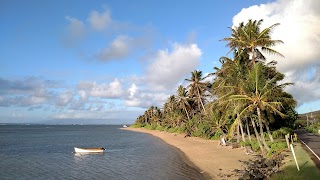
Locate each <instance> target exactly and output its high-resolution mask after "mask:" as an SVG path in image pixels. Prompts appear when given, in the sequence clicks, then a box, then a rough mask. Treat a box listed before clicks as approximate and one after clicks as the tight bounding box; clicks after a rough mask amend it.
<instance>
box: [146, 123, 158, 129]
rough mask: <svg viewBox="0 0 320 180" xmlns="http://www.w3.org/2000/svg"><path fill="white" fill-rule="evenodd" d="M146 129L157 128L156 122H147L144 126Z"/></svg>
mask: <svg viewBox="0 0 320 180" xmlns="http://www.w3.org/2000/svg"><path fill="white" fill-rule="evenodd" d="M145 128H146V129H148V130H155V129H156V128H157V125H156V124H148V125H146V126H145Z"/></svg>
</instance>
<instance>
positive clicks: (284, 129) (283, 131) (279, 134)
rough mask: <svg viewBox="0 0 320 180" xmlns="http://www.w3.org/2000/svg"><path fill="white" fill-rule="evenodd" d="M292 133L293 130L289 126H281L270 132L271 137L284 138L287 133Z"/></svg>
mask: <svg viewBox="0 0 320 180" xmlns="http://www.w3.org/2000/svg"><path fill="white" fill-rule="evenodd" d="M288 133H289V134H293V130H292V129H291V128H288V127H282V128H280V129H277V130H275V131H273V132H272V137H273V138H275V139H276V138H285V135H287V134H288Z"/></svg>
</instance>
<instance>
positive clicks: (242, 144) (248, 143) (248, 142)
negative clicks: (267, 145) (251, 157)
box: [240, 141, 251, 147]
mask: <svg viewBox="0 0 320 180" xmlns="http://www.w3.org/2000/svg"><path fill="white" fill-rule="evenodd" d="M240 145H241V146H243V147H246V146H251V143H250V141H246V142H244V141H240Z"/></svg>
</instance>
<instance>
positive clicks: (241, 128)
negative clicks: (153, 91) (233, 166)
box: [239, 119, 246, 142]
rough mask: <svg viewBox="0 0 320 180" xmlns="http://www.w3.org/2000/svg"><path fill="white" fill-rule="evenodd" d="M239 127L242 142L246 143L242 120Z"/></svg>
mask: <svg viewBox="0 0 320 180" xmlns="http://www.w3.org/2000/svg"><path fill="white" fill-rule="evenodd" d="M239 126H240V131H241V136H242V141H244V142H246V138H245V137H244V132H243V127H242V121H241V119H240V122H239Z"/></svg>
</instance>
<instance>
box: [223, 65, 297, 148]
mask: <svg viewBox="0 0 320 180" xmlns="http://www.w3.org/2000/svg"><path fill="white" fill-rule="evenodd" d="M278 80H279V77H277V76H275V77H274V78H272V79H267V78H266V77H265V74H264V71H263V65H262V64H261V63H257V64H255V65H254V67H253V69H252V70H251V71H249V74H248V78H247V80H246V81H245V82H246V83H245V84H243V85H242V89H243V90H244V92H243V93H242V94H233V95H230V96H228V97H227V100H228V101H229V102H238V103H242V104H245V105H246V106H244V107H243V109H242V111H241V112H240V114H239V116H238V117H237V119H238V118H241V117H242V116H244V115H246V114H248V113H249V114H255V113H257V117H258V123H259V128H260V136H258V135H257V132H256V129H255V123H254V122H253V121H252V125H253V128H254V129H255V133H256V136H257V139H258V141H259V139H261V141H262V143H263V145H264V148H265V149H266V150H267V151H269V147H268V145H267V144H266V141H265V139H264V131H263V124H266V123H263V122H264V121H266V120H263V115H262V113H261V112H262V111H268V112H271V113H274V114H278V115H280V116H282V117H285V116H286V115H285V114H283V113H282V112H281V109H282V105H283V103H284V102H286V101H288V99H287V97H285V96H283V93H280V92H282V90H283V89H284V88H285V87H286V86H288V85H292V83H284V84H280V85H277V83H276V82H277V81H278ZM235 88H238V87H235ZM262 151H263V149H262Z"/></svg>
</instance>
